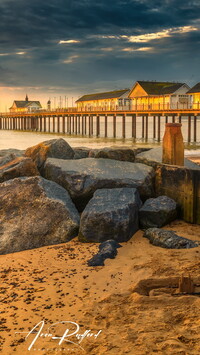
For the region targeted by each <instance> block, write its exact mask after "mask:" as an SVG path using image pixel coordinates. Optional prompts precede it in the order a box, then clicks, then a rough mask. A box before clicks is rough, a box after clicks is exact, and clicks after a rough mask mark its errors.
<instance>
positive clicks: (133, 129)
mask: <svg viewBox="0 0 200 355" xmlns="http://www.w3.org/2000/svg"><path fill="white" fill-rule="evenodd" d="M132 138H136V114H135V113H134V115H132Z"/></svg>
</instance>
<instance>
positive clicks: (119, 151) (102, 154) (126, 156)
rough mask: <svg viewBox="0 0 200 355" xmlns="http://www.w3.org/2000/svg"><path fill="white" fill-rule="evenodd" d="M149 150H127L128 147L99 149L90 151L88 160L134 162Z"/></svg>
mask: <svg viewBox="0 0 200 355" xmlns="http://www.w3.org/2000/svg"><path fill="white" fill-rule="evenodd" d="M149 149H150V148H129V147H116V146H115V147H105V148H100V149H91V150H90V152H89V158H105V159H114V160H120V161H129V162H134V161H135V156H136V155H137V154H139V153H141V152H143V151H146V150H149Z"/></svg>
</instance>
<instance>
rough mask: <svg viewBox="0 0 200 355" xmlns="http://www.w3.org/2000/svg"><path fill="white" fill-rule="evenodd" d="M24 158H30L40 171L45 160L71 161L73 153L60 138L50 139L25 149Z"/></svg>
mask: <svg viewBox="0 0 200 355" xmlns="http://www.w3.org/2000/svg"><path fill="white" fill-rule="evenodd" d="M24 154H25V156H27V157H30V158H31V159H32V160H33V161H34V162H35V163H36V165H37V167H38V169H42V168H43V165H44V163H45V161H46V159H47V158H50V157H51V158H57V159H73V157H74V151H73V149H72V148H71V147H70V145H69V144H68V143H67V142H66V141H65V140H64V139H62V138H60V139H50V140H48V141H45V142H42V143H39V144H37V145H35V146H33V147H30V148H28V149H26V151H25V153H24Z"/></svg>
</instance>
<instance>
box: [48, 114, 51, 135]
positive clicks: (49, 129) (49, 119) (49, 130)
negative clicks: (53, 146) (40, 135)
mask: <svg viewBox="0 0 200 355" xmlns="http://www.w3.org/2000/svg"><path fill="white" fill-rule="evenodd" d="M48 132H49V133H50V132H51V116H48Z"/></svg>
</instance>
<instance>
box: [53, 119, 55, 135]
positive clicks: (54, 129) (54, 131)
mask: <svg viewBox="0 0 200 355" xmlns="http://www.w3.org/2000/svg"><path fill="white" fill-rule="evenodd" d="M54 132H55V116H53V133H54Z"/></svg>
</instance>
